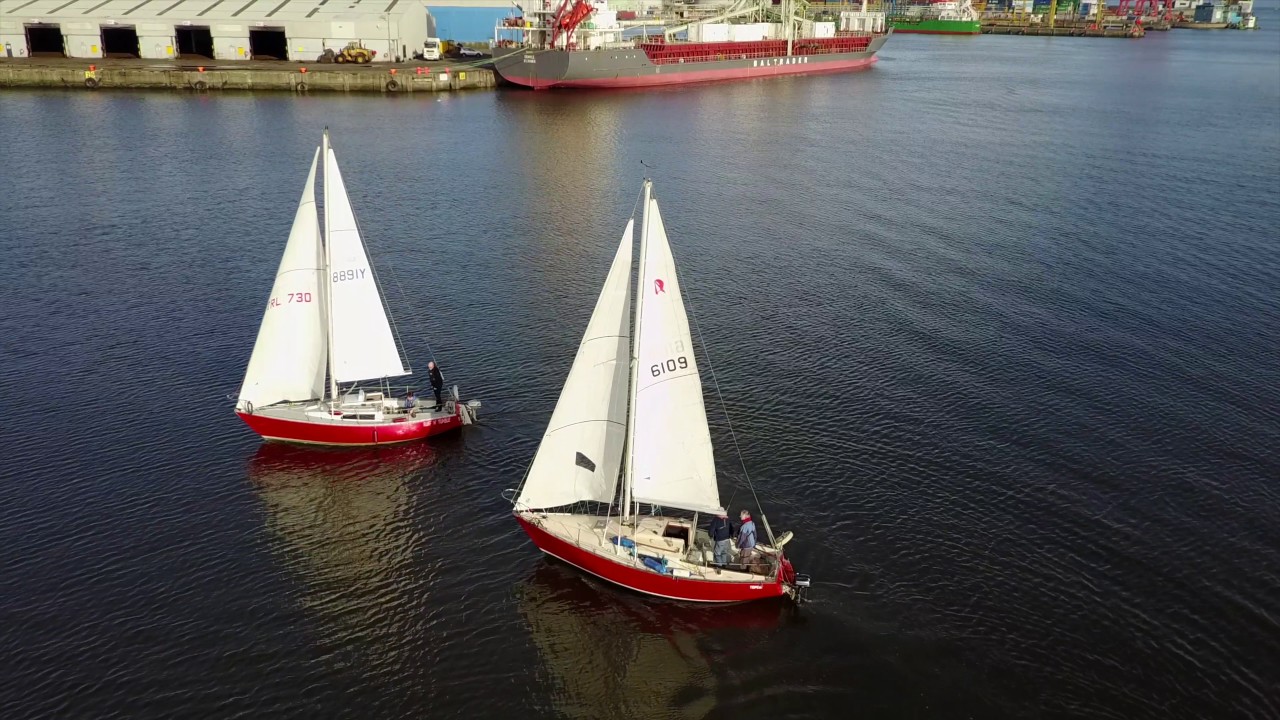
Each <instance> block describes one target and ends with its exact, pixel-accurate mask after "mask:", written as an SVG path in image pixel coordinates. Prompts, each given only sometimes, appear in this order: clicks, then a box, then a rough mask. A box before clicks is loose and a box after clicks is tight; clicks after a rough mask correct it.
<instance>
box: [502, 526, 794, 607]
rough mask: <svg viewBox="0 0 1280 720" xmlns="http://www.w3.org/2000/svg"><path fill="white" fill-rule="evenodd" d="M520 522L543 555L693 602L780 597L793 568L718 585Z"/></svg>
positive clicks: (637, 588) (645, 590)
mask: <svg viewBox="0 0 1280 720" xmlns="http://www.w3.org/2000/svg"><path fill="white" fill-rule="evenodd" d="M516 521H517V522H519V523H520V526H521V527H523V528H524V531H525V532H526V533H528V534H529V537H530V539H532V540H533V544H534V545H537V546H538V549H539V550H541V551H542V552H544V553H546V554H548V555H551V556H552V557H555V558H559V559H560V560H563V561H565V562H567V563H569V564H570V565H574V566H577V567H578V568H580V569H582V570H585V571H586V572H589V573H591V574H592V575H595V576H596V577H598V578H600V579H602V580H608V581H609V582H611V583H614V584H616V585H621V586H622V587H625V588H627V589H629V590H635V591H636V592H642V593H645V594H646V595H655V596H657V597H662V598H667V599H670V600H687V601H691V602H703V603H735V602H746V601H749V600H765V599H768V598H776V597H780V596H782V595H785V594H786V592H787V589H786V586H785V585H784V584H783V582H782V578H781V575H782V573H784V572H785V571H786V569H787V568H788V567H789V564H788V563H787V562H786V560H783V562H782V563H780V564H779V565H780V567H779V570H778V577H775V578H774V579H773V580H772V581H770V582H762V583H745V582H715V581H713V580H695V579H691V578H676V577H672V576H670V575H662V574H660V573H656V572H653V571H652V570H639V569H636V568H634V567H630V566H628V565H623V564H621V563H618V562H615V561H613V560H610V559H609V558H606V557H604V556H602V555H597V554H595V553H593V552H589V551H587V550H583V549H582V548H580V547H577V546H575V545H572V544H570V543H568V542H566V541H564V540H562V539H560V538H558V537H556V536H554V535H552V534H550V533H548V532H546V531H544V530H542V529H541V528H539V527H538V526H536V525H534V524H532V523H529V522H527V521H526V520H525V519H524V518H522V517H520V516H519V515H516Z"/></svg>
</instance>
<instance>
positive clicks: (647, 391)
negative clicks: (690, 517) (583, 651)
mask: <svg viewBox="0 0 1280 720" xmlns="http://www.w3.org/2000/svg"><path fill="white" fill-rule="evenodd" d="M645 245H646V247H645V255H646V256H645V257H643V258H641V259H640V262H641V271H640V296H641V298H642V299H641V302H642V303H643V304H644V305H643V307H642V308H641V309H640V327H639V328H638V331H639V353H638V354H639V368H638V372H637V374H636V387H635V400H634V402H635V403H636V410H635V421H634V422H635V427H634V428H633V429H632V442H633V443H634V444H633V447H632V452H633V453H634V456H633V460H632V478H631V488H632V490H631V494H632V497H633V498H634V499H635V500H636V501H638V502H645V503H652V504H654V505H663V506H668V507H675V508H682V509H685V510H697V511H702V512H711V511H713V510H715V509H716V508H718V507H720V488H719V486H717V485H716V466H715V458H714V457H713V455H712V450H711V433H710V431H709V430H708V428H707V410H706V407H705V406H704V405H703V403H702V380H701V378H699V376H698V364H697V362H695V360H694V357H693V339H692V338H691V337H690V336H689V318H688V316H687V315H686V314H685V309H684V300H683V299H681V296H680V282H679V280H677V279H676V264H675V260H674V259H673V258H672V257H671V246H670V245H669V244H668V243H667V231H666V228H664V227H663V225H662V216H661V215H660V214H659V213H658V203H657V201H656V200H650V202H649V236H648V238H646V240H645Z"/></svg>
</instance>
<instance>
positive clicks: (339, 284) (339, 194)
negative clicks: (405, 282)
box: [324, 149, 408, 382]
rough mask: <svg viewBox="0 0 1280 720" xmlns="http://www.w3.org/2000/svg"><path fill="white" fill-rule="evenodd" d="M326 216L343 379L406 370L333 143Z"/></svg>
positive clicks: (338, 373)
mask: <svg viewBox="0 0 1280 720" xmlns="http://www.w3.org/2000/svg"><path fill="white" fill-rule="evenodd" d="M324 180H325V186H326V187H325V202H326V203H328V207H327V208H325V220H326V222H327V223H328V224H329V227H328V240H329V277H328V278H327V282H328V287H329V292H330V299H329V312H330V323H329V328H330V332H332V333H333V338H332V343H331V345H330V352H332V353H333V358H332V360H333V363H332V372H333V376H334V378H335V379H336V380H337V381H338V382H352V381H356V380H370V379H374V378H383V377H395V376H397V375H405V374H407V372H408V371H407V370H405V368H404V365H403V363H401V361H400V350H399V349H398V348H397V347H396V341H395V337H394V336H393V335H392V333H391V325H390V324H389V323H388V322H387V314H386V311H385V310H384V309H383V307H382V296H381V294H380V293H379V292H378V284H377V282H376V281H375V280H374V278H373V269H372V268H371V267H370V266H369V259H368V257H367V256H366V255H365V250H364V242H363V241H361V239H360V230H359V228H358V226H357V225H356V217H355V213H354V212H353V211H352V209H351V200H350V199H349V198H348V197H347V188H346V185H344V184H343V182H342V173H341V172H340V171H339V170H338V159H337V156H335V155H334V153H333V150H332V149H330V150H329V153H328V157H327V158H326V161H325V174H324Z"/></svg>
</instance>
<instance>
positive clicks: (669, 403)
mask: <svg viewBox="0 0 1280 720" xmlns="http://www.w3.org/2000/svg"><path fill="white" fill-rule="evenodd" d="M633 228H634V220H632V221H628V223H627V226H626V230H625V231H624V233H623V237H622V242H621V243H620V245H619V246H618V251H617V254H616V255H615V256H614V260H613V264H612V267H611V269H610V270H609V275H608V277H607V278H606V280H605V283H604V288H603V290H602V291H601V293H600V297H599V299H598V300H597V302H596V307H595V310H594V312H593V313H592V315H591V320H590V321H589V322H588V324H587V330H586V333H585V335H584V336H583V339H582V343H581V344H580V345H579V348H578V354H577V357H576V358H575V359H574V362H573V366H572V367H571V368H570V370H569V376H568V378H567V379H566V381H565V384H564V388H563V390H562V391H561V393H560V399H559V401H558V402H557V403H556V408H555V411H554V412H553V413H552V415H551V422H550V424H549V425H548V427H547V431H546V434H545V435H543V438H542V443H541V445H539V447H538V452H537V454H536V455H535V457H534V459H533V463H532V464H531V465H530V467H529V471H528V473H527V474H526V475H525V478H524V481H523V482H522V483H521V485H520V488H519V490H518V492H517V493H516V495H515V498H514V508H513V512H514V514H515V517H516V520H517V521H518V522H519V523H520V526H521V527H522V528H524V530H525V532H526V533H528V534H529V537H530V538H531V539H532V540H533V542H534V544H535V545H537V546H538V548H539V549H540V550H542V551H543V552H545V553H547V554H548V555H552V556H554V557H557V558H559V559H561V560H563V561H565V562H568V563H570V564H572V565H576V566H577V567H579V568H581V569H582V570H585V571H586V572H589V573H591V574H593V575H596V576H598V577H600V578H603V579H604V580H608V581H610V582H612V583H615V584H617V585H621V586H623V587H626V588H630V589H632V590H636V591H638V592H642V593H647V594H649V595H655V596H658V597H664V598H670V599H675V600H687V601H694V602H707V603H724V602H742V601H746V600H759V599H764V598H774V597H779V596H784V595H785V596H790V597H791V598H793V599H795V600H797V601H799V600H801V599H802V597H803V593H804V590H805V589H806V588H807V587H808V586H809V578H808V577H806V576H802V575H797V574H796V572H795V570H794V569H793V568H792V566H791V562H790V561H789V560H788V559H787V558H786V556H785V555H784V553H783V546H784V545H785V544H786V543H787V542H788V541H789V540H790V539H791V533H789V532H788V533H784V534H783V535H782V536H781V537H778V538H774V536H773V533H772V531H771V530H770V529H769V523H768V520H767V519H766V518H765V517H764V515H763V513H761V515H760V520H761V521H762V523H763V526H764V527H763V530H764V537H766V538H767V539H768V542H767V543H761V544H759V545H757V546H756V547H755V548H754V549H752V550H750V551H748V552H741V551H739V550H737V549H734V550H733V551H732V555H731V557H730V559H729V562H728V563H722V564H721V565H717V564H715V562H714V560H715V558H714V556H713V552H712V543H711V541H710V540H711V539H710V536H709V535H708V534H707V532H706V531H704V530H700V529H699V525H698V517H699V515H700V514H701V515H702V516H703V517H706V514H708V513H715V514H719V513H722V512H723V508H721V506H720V505H721V503H720V491H719V486H718V484H717V480H716V468H715V460H714V458H713V456H712V447H711V434H710V430H709V429H708V425H707V414H706V408H705V407H704V405H703V399H702V381H701V378H700V377H699V374H698V366H697V362H696V360H695V358H694V353H693V340H692V337H691V336H690V333H689V320H688V316H687V315H686V313H685V308H684V301H683V299H682V297H681V293H680V282H679V279H678V278H677V276H676V266H675V260H674V259H673V257H672V255H671V246H670V244H669V243H668V240H667V233H666V229H665V227H664V226H663V223H662V216H661V215H660V213H659V211H658V203H657V201H656V200H654V199H653V198H652V197H651V184H650V182H649V181H648V180H646V181H645V183H644V193H643V215H642V218H641V227H640V278H639V282H638V284H637V286H636V307H635V322H634V325H633V323H632V321H631V315H630V305H631V262H632V249H631V248H632V241H631V237H632V231H633ZM633 341H634V342H633ZM592 505H595V506H596V507H598V508H600V510H599V511H598V512H590V511H589V508H590V507H591V506H592Z"/></svg>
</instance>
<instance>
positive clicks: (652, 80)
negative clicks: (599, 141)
mask: <svg viewBox="0 0 1280 720" xmlns="http://www.w3.org/2000/svg"><path fill="white" fill-rule="evenodd" d="M876 60H877V58H876V57H875V56H874V55H873V56H871V57H868V58H858V59H853V60H837V61H833V62H826V63H815V64H812V65H777V66H774V67H757V68H728V69H724V70H694V71H688V72H682V73H679V74H672V75H645V76H631V77H615V78H595V79H584V80H562V81H560V82H548V83H544V84H538V82H537V79H536V78H535V79H531V81H530V82H529V83H528V84H529V87H532V88H534V89H545V88H549V87H553V86H554V87H564V88H637V87H658V86H662V85H683V84H685V83H704V82H720V81H724V80H744V79H748V78H766V77H780V76H782V75H817V74H821V73H839V72H848V71H850V70H859V69H862V68H868V67H871V65H872V64H874V63H875V62H876Z"/></svg>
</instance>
